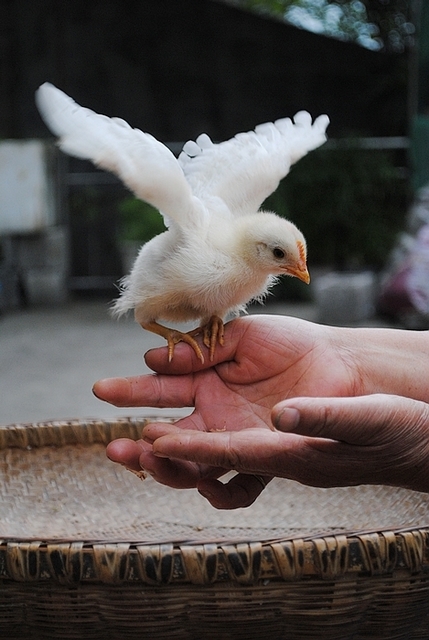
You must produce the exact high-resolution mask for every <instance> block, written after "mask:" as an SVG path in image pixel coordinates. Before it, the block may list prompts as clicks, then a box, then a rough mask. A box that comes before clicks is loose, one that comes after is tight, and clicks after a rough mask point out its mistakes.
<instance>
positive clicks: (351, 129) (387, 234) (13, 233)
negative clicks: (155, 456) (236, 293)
mask: <svg viewBox="0 0 429 640" xmlns="http://www.w3.org/2000/svg"><path fill="white" fill-rule="evenodd" d="M45 81H49V82H52V83H53V84H55V85H56V86H58V87H59V88H61V89H62V90H64V91H65V92H66V93H68V94H69V95H71V96H72V97H73V98H74V99H75V100H76V101H77V102H79V103H80V104H82V105H84V106H87V107H90V108H91V109H93V110H95V111H98V112H100V113H104V114H106V115H109V116H118V117H121V118H124V119H125V120H127V121H128V122H129V123H130V124H131V125H132V126H133V127H138V128H141V129H143V130H145V131H147V132H149V133H151V134H152V135H154V136H156V137H157V138H158V139H159V140H161V141H162V142H164V143H165V144H167V145H168V146H169V147H170V148H171V150H172V151H173V152H174V153H176V154H178V153H179V152H180V150H181V147H182V146H183V143H184V142H185V141H186V140H187V139H194V138H195V137H196V136H198V135H199V134H200V133H202V132H206V133H208V134H209V135H210V136H211V137H212V139H213V140H214V141H222V140H225V139H227V138H229V137H231V136H233V135H234V134H235V133H237V132H239V131H246V130H249V129H252V128H253V127H254V126H255V125H256V124H259V123H262V122H266V121H272V120H275V119H277V118H281V117H286V116H292V115H293V114H295V113H296V112H297V111H299V110H301V109H306V110H308V111H309V112H310V113H311V114H312V115H313V116H314V117H315V116H317V115H319V114H321V113H327V114H328V115H329V117H330V120H331V124H330V127H329V129H328V135H329V141H328V143H327V144H326V145H324V146H323V147H322V148H321V149H319V150H317V151H315V152H312V153H311V154H309V155H308V156H307V157H306V158H304V159H303V160H301V161H300V162H299V163H298V164H297V165H296V166H295V167H294V168H293V170H292V171H291V173H290V175H289V176H288V177H287V178H286V179H285V180H284V181H283V182H282V183H281V184H280V186H279V188H278V190H277V191H276V192H275V193H274V194H273V195H272V196H271V197H270V198H269V199H268V201H267V203H266V204H265V207H266V208H271V209H272V210H274V211H276V212H277V213H279V214H280V215H284V216H285V217H287V218H290V219H291V220H293V221H294V222H295V223H296V224H297V225H298V226H299V227H300V228H301V230H302V231H303V233H304V235H305V236H306V238H307V242H308V255H309V268H310V272H311V275H312V284H311V286H310V287H306V286H305V285H303V284H302V283H300V282H298V281H296V279H293V280H292V279H291V280H283V281H282V282H281V283H280V284H279V285H277V286H276V288H275V291H274V295H273V296H271V297H270V298H269V299H268V301H267V305H266V307H265V311H268V312H270V311H272V312H291V313H296V314H297V315H303V316H304V317H309V318H310V319H314V320H317V321H320V322H327V323H334V324H349V325H355V324H362V323H371V322H374V321H376V322H377V323H379V324H389V325H390V324H394V325H395V326H403V327H406V328H413V329H416V328H417V329H422V328H427V327H429V320H428V318H429V255H428V254H429V240H428V233H427V230H428V227H427V225H428V224H429V3H428V2H424V1H423V0H408V1H407V0H335V1H334V0H332V1H331V0H259V1H258V0H180V1H177V0H94V1H89V0H86V1H85V2H84V1H83V0H73V1H72V0H70V1H68V0H63V1H62V2H56V1H55V0H3V1H2V2H1V3H0V314H1V315H0V389H2V397H3V399H4V400H3V410H2V409H1V408H0V422H7V421H9V422H12V421H27V420H28V421H29V420H33V419H34V420H39V419H45V418H51V417H62V418H63V417H66V414H67V415H71V413H73V415H77V414H79V413H80V415H82V414H83V413H87V412H90V413H93V414H95V413H97V410H98V405H96V404H95V401H94V400H93V399H92V398H91V400H90V401H89V399H88V404H85V402H86V400H82V394H83V393H86V390H87V388H88V385H89V380H90V378H88V379H87V378H86V377H85V375H90V376H95V377H101V376H103V375H115V372H116V373H117V374H118V375H122V372H123V373H124V374H125V373H127V372H128V373H130V374H131V373H137V372H139V371H142V370H144V367H143V363H142V360H141V353H143V351H144V349H143V347H142V346H141V345H140V344H139V345H138V346H137V347H136V346H135V345H136V341H137V342H138V341H139V340H141V329H139V328H138V327H134V325H133V326H132V328H131V324H124V325H123V327H122V328H121V325H117V324H112V323H113V321H112V320H110V319H109V317H108V307H107V301H108V300H110V299H112V298H114V297H115V296H116V294H117V289H116V284H117V281H118V279H119V278H120V277H121V276H122V275H124V274H125V273H126V272H127V271H128V270H129V267H130V264H131V263H132V260H133V258H134V257H135V255H136V251H137V248H138V247H139V246H140V245H141V244H142V243H143V242H145V241H147V240H148V239H149V238H150V237H152V236H153V235H154V234H156V233H159V232H160V231H161V230H162V228H163V227H162V222H161V218H160V216H159V214H158V212H156V211H154V210H152V209H151V208H150V207H148V206H147V205H146V204H144V203H142V202H139V201H137V200H135V199H134V198H133V197H132V195H131V194H130V193H129V192H128V191H127V190H126V189H125V188H124V187H123V186H122V185H121V184H120V182H119V181H118V180H116V179H115V178H114V177H113V176H112V175H110V174H106V173H104V172H101V171H98V170H97V169H95V168H94V167H93V166H92V165H91V164H90V163H87V162H84V161H78V160H76V159H73V158H70V157H66V156H65V155H63V154H61V153H60V152H58V151H57V149H56V147H55V144H54V141H53V139H52V137H51V136H50V133H49V131H48V130H47V129H46V127H45V125H44V124H43V122H42V121H41V119H40V116H39V115H38V112H37V110H36V107H35V103H34V92H35V90H36V89H37V87H38V86H39V85H40V84H42V83H43V82H45ZM291 304H292V305H294V306H293V308H291V306H290V305H291ZM285 305H287V307H286V306H285ZM79 321H80V322H81V325H82V332H81V333H80V334H79V333H75V330H76V331H77V329H76V326H77V325H78V324H79ZM73 323H74V324H73ZM125 326H126V327H127V329H125V328H124V327H125ZM73 327H74V328H73ZM101 327H104V328H105V330H106V331H107V332H109V331H110V332H113V333H112V334H109V336H108V337H105V338H101V339H100V343H98V342H97V340H98V339H99V336H100V331H101ZM60 329H61V331H62V333H58V334H57V333H56V331H60ZM38 330H39V331H41V332H42V333H39V334H38V333H37V331H38ZM92 330H93V331H94V333H93V334H92V333H91V331H92ZM121 332H122V333H121ZM82 335H86V336H89V335H92V344H93V345H95V344H97V345H98V348H97V350H95V351H94V352H93V351H91V349H90V348H88V345H87V344H86V342H85V341H84V340H83V338H82V337H79V336H82ZM70 336H74V338H73V340H71V338H70ZM125 336H127V337H125ZM88 339H89V338H88ZM49 340H51V341H52V342H49ZM121 340H128V342H127V343H126V344H125V343H123V342H121ZM152 340H153V338H152ZM112 343H114V344H115V350H114V356H112V353H113V352H111V354H110V355H111V356H112V357H111V358H110V360H109V365H108V366H107V365H105V361H103V364H101V362H102V361H101V359H100V366H99V367H97V366H96V367H95V369H94V359H95V362H96V361H97V358H98V357H101V355H100V354H101V352H103V353H107V354H108V353H109V349H110V348H111V345H112ZM154 344H157V342H155V343H154ZM23 345H25V348H24V347H23ZM118 345H122V346H121V347H120V348H119V347H118ZM60 349H63V350H64V352H61V353H63V355H61V356H60V355H59V353H60ZM79 349H81V350H82V354H81V355H80V356H79V357H77V356H76V354H77V353H80V352H79ZM52 350H54V351H56V360H55V358H54V359H53V360H52V361H49V362H47V361H46V360H44V358H45V357H46V354H47V352H49V353H50V357H52ZM89 353H91V362H90V363H89V362H88V361H87V360H88V357H89ZM73 354H74V355H75V356H76V358H75V360H76V361H75V364H74V365H73V366H74V368H72V367H71V364H70V362H71V361H72V360H73ZM125 354H127V355H125ZM137 357H138V360H135V362H133V364H132V365H131V360H132V359H133V358H137ZM105 358H106V360H107V356H105ZM67 367H69V369H67ZM89 369H90V372H89V373H88V370H89ZM131 369H132V370H131ZM84 370H85V372H86V373H85V375H84V374H83V371H84ZM79 371H81V372H82V375H80V374H79ZM59 379H60V380H61V389H62V392H61V393H62V395H63V396H64V399H63V400H61V401H58V402H57V404H55V403H54V404H52V402H53V401H52V396H53V395H54V394H53V392H52V389H53V386H52V385H54V382H55V384H56V385H57V387H58V385H59V384H60V383H59V382H58V380H59ZM92 379H93V378H92ZM70 380H74V382H73V384H74V385H75V387H76V385H78V386H77V387H76V388H75V387H73V388H75V391H74V392H73V394H72V395H73V399H72V400H70V398H69V397H68V396H70V392H69V391H67V389H68V388H69V386H70ZM79 384H81V385H82V386H81V387H79ZM34 385H36V386H34ZM30 390H31V391H30ZM56 393H57V396H58V394H60V395H61V393H60V392H59V391H58V390H57V392H56ZM66 396H67V398H66ZM85 397H86V396H85ZM24 398H25V399H24ZM92 402H94V404H91V403H92ZM26 403H27V404H26ZM67 403H68V404H67ZM24 406H25V408H24ZM107 410H108V409H105V411H107ZM2 411H3V415H2ZM109 411H110V409H109ZM123 413H124V411H123V410H122V414H123Z"/></svg>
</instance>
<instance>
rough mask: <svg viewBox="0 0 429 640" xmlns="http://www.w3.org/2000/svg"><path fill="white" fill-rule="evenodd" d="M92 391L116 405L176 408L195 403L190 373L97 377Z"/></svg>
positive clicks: (190, 405) (98, 396)
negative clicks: (102, 378)
mask: <svg viewBox="0 0 429 640" xmlns="http://www.w3.org/2000/svg"><path fill="white" fill-rule="evenodd" d="M92 391H93V393H94V395H95V396H96V397H97V398H98V399H99V400H104V401H105V402H109V403H110V404H113V405H115V406H116V407H144V406H146V407H157V408H179V407H192V406H193V405H194V389H193V378H192V377H191V376H180V377H172V376H157V375H153V374H152V375H145V376H134V377H129V378H105V379H104V380H98V381H97V382H96V383H95V384H94V386H93V388H92Z"/></svg>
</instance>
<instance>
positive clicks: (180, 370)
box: [145, 319, 246, 374]
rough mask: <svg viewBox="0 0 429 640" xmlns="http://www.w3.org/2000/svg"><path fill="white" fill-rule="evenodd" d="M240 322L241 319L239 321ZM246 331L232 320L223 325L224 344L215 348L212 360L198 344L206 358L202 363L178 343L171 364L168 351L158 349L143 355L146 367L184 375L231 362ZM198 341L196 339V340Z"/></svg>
mask: <svg viewBox="0 0 429 640" xmlns="http://www.w3.org/2000/svg"><path fill="white" fill-rule="evenodd" d="M240 320H241V319H240ZM245 331H246V323H242V322H237V320H232V321H231V322H228V323H227V324H225V325H224V344H223V345H222V346H219V345H218V346H217V347H216V348H215V351H214V354H213V360H211V359H210V358H209V357H208V353H206V352H207V349H206V347H205V346H204V345H203V342H202V341H201V342H200V345H201V348H202V350H203V351H204V353H205V354H206V355H207V357H204V363H202V362H201V360H200V359H199V358H198V356H197V355H196V353H195V351H194V349H192V347H191V346H190V345H188V344H186V343H184V342H179V343H178V344H177V345H176V346H175V347H174V356H173V359H172V360H171V362H169V360H168V349H167V348H166V347H160V348H158V349H150V350H149V351H147V353H146V354H145V362H146V364H147V366H148V367H149V368H150V369H152V370H153V371H156V372H157V373H168V374H184V373H191V372H192V371H201V370H203V369H209V368H211V367H214V366H216V365H217V364H219V363H220V362H225V361H228V360H232V359H233V358H234V355H235V353H236V351H237V347H238V345H239V343H240V338H241V336H242V334H243V333H244V332H245ZM197 340H198V338H197Z"/></svg>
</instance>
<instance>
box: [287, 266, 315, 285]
mask: <svg viewBox="0 0 429 640" xmlns="http://www.w3.org/2000/svg"><path fill="white" fill-rule="evenodd" d="M285 272H286V273H288V274H289V275H290V276H294V277H295V278H298V279H299V280H302V281H303V282H305V284H310V274H309V273H308V269H307V265H306V263H305V262H299V263H298V265H297V267H296V269H294V268H291V267H286V269H285Z"/></svg>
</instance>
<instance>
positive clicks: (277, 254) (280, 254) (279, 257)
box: [273, 247, 285, 260]
mask: <svg viewBox="0 0 429 640" xmlns="http://www.w3.org/2000/svg"><path fill="white" fill-rule="evenodd" d="M273 256H274V257H275V258H277V260H283V258H284V257H285V252H284V251H283V249H280V247H275V248H274V249H273Z"/></svg>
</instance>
